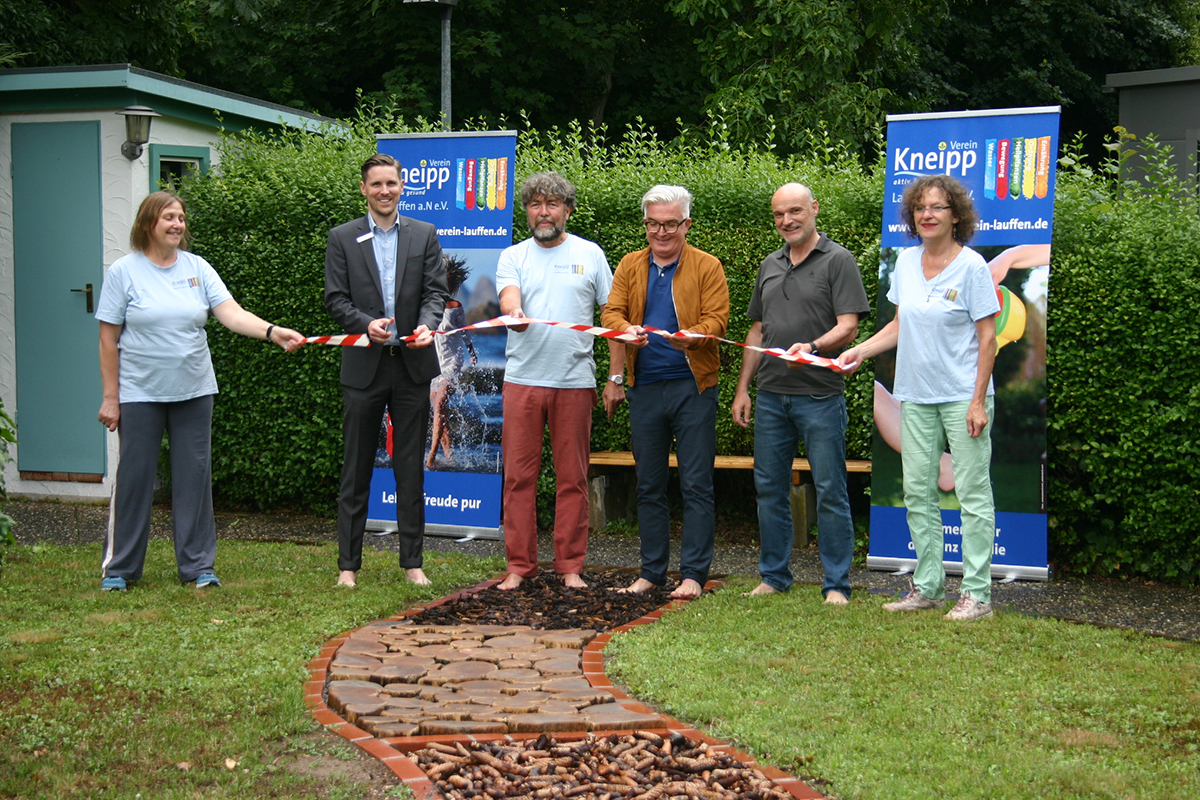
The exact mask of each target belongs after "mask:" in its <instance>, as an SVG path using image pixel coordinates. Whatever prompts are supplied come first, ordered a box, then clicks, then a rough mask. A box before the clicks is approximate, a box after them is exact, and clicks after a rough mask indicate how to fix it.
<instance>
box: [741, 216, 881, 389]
mask: <svg viewBox="0 0 1200 800" xmlns="http://www.w3.org/2000/svg"><path fill="white" fill-rule="evenodd" d="M789 250H790V246H789V245H786V244H785V245H784V246H783V247H782V248H781V249H779V250H776V251H775V252H774V253H772V254H771V255H769V256H767V257H766V258H765V259H763V263H762V266H760V267H759V268H758V278H757V279H755V281H754V294H752V295H751V296H750V306H749V308H747V309H746V315H747V316H749V317H750V319H752V320H755V321H757V322H761V323H762V333H763V342H762V344H763V347H782V348H784V349H786V348H788V347H791V346H792V345H793V344H795V343H796V342H811V341H813V340H814V339H817V338H819V337H820V336H822V335H823V334H825V333H828V332H829V330H830V329H831V328H833V326H834V325H836V324H837V316H838V314H858V315H859V317H860V318H861V317H862V315H864V314H867V313H869V312H870V310H871V305H870V303H868V302H867V291H866V289H864V288H863V282H862V275H861V274H860V273H859V271H858V262H856V261H855V260H854V256H852V255H850V251H849V250H847V249H846V248H844V247H842V246H841V245H840V244H838V243H837V242H834V241H833V240H831V239H830V238H829V237H827V236H826V235H825V234H823V233H822V234H821V235H820V240H819V241H818V242H817V245H816V247H814V248H813V250H812V252H811V253H809V254H808V258H806V259H804V261H803V262H801V263H800V264H799V265H797V266H794V267H793V266H792V263H791V258H790V256H789V252H788V251H789ZM821 355H823V356H831V357H832V356H836V355H837V353H836V352H833V353H831V352H822V353H821ZM757 378H758V388H759V389H766V390H767V391H769V392H777V393H778V394H809V395H826V394H842V393H843V392H844V391H845V388H846V385H845V381H844V380H843V378H842V376H841V375H839V374H837V373H836V372H834V371H833V370H829V369H825V368H824V367H803V368H801V369H790V368H789V367H788V365H787V362H785V361H782V360H780V359H778V358H775V357H773V356H767V355H764V356H763V358H762V362H761V364H760V365H759V368H758V376H757Z"/></svg>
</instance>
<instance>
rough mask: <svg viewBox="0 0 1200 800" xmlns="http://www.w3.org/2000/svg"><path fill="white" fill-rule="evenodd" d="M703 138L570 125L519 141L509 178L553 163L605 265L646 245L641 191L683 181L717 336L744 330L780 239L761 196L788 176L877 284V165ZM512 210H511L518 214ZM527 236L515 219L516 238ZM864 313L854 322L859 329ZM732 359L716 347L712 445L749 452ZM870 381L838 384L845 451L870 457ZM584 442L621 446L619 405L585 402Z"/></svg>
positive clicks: (737, 356) (734, 354)
mask: <svg viewBox="0 0 1200 800" xmlns="http://www.w3.org/2000/svg"><path fill="white" fill-rule="evenodd" d="M712 134H713V136H712V138H711V139H710V140H709V141H708V142H706V143H704V144H703V145H688V144H686V143H685V144H679V143H676V144H666V143H663V142H659V141H658V140H656V139H655V138H654V137H653V136H652V135H651V134H649V133H648V132H646V131H641V130H633V131H630V132H629V133H628V134H627V135H626V137H625V139H624V140H623V141H622V142H621V143H619V144H617V145H616V146H613V147H604V146H602V145H601V144H598V143H597V141H596V140H595V139H594V138H593V137H589V136H586V135H584V133H583V132H582V131H581V130H580V129H578V128H573V129H570V130H567V131H553V132H551V133H550V134H547V135H544V136H538V135H536V134H533V133H530V134H528V135H526V136H524V137H523V138H522V141H521V148H520V150H519V151H518V153H517V169H518V175H517V177H518V180H520V179H521V178H523V177H524V176H526V175H528V174H530V173H532V172H536V171H538V170H542V169H556V170H558V171H559V172H560V173H562V174H563V175H564V176H565V177H567V178H568V179H569V180H570V181H571V182H572V183H574V184H575V187H576V189H577V191H578V194H579V208H578V209H577V211H576V212H575V214H573V215H572V217H571V231H572V232H573V233H576V234H578V235H579V236H582V237H584V238H586V239H591V240H592V241H595V242H597V243H598V244H599V245H600V246H601V247H602V248H603V249H604V252H605V253H606V254H607V255H608V260H609V264H610V266H612V267H613V268H614V269H615V268H616V266H617V263H618V262H619V261H620V260H621V258H622V256H624V255H625V254H626V253H629V252H631V251H635V250H641V249H643V248H645V247H646V232H645V229H644V228H643V227H642V225H641V220H642V211H641V199H642V195H643V194H645V192H646V190H647V189H649V188H650V187H651V186H652V185H653V184H655V183H670V184H678V185H681V186H686V187H687V188H688V189H689V190H690V191H691V192H692V194H693V195H694V196H695V200H694V202H693V204H692V219H693V220H694V222H693V223H692V228H691V231H690V232H689V233H688V242H689V243H690V244H692V245H694V246H695V247H699V248H700V249H701V250H705V251H707V252H709V253H712V254H713V255H715V256H716V257H717V258H719V259H721V262H722V263H723V264H724V266H725V273H726V276H727V277H728V281H729V293H730V315H729V333H728V338H731V339H736V340H738V341H745V338H746V332H747V331H748V330H749V329H750V319H749V318H748V317H747V316H746V307H747V305H748V304H749V302H750V292H751V291H752V290H753V288H754V276H755V275H756V274H757V272H758V266H759V264H760V263H762V260H763V258H764V257H765V256H766V255H768V254H769V253H771V252H772V251H774V250H777V249H779V248H780V247H781V246H782V245H783V240H782V239H781V238H780V237H779V234H778V233H777V232H776V231H775V226H774V223H773V222H772V218H771V195H772V193H773V192H774V191H775V189H777V188H778V187H779V186H781V185H782V184H784V183H787V182H788V181H800V182H802V183H805V184H807V185H808V186H809V187H811V188H812V190H813V194H814V196H815V197H816V198H817V201H818V203H819V204H820V213H819V216H818V227H819V228H820V229H821V230H822V231H825V232H826V233H828V234H829V236H830V237H831V238H833V239H834V240H835V241H838V242H840V243H841V244H843V245H844V246H845V247H847V248H848V249H849V250H850V251H851V252H852V253H854V254H855V255H856V257H857V258H858V262H859V266H860V268H861V269H862V273H863V281H864V282H865V283H866V285H867V293H868V296H869V297H871V298H874V296H875V287H876V283H877V281H878V262H879V233H880V231H879V214H880V209H881V207H882V203H883V180H882V172H881V171H879V170H876V169H872V170H870V171H864V170H863V168H862V166H861V165H860V164H859V162H858V161H857V160H855V159H854V158H853V157H851V156H849V155H848V154H847V153H846V152H845V151H841V150H829V151H827V152H823V153H820V154H819V155H818V156H817V157H811V158H805V159H788V160H784V161H781V160H780V159H777V158H775V157H774V156H772V155H770V154H765V153H742V152H737V151H735V150H733V149H731V148H729V147H727V146H725V143H724V142H723V141H722V140H721V138H720V131H719V130H713V131H712ZM518 216H520V217H523V216H524V215H523V214H520V213H519V210H518ZM526 235H527V228H526V227H525V221H524V219H521V220H519V223H518V225H517V230H516V231H515V236H516V238H517V240H520V239H521V238H524V237H525V236H526ZM873 326H874V318H873V317H872V318H871V319H869V320H864V321H863V325H862V327H861V331H862V332H863V333H869V332H870V331H871V330H873ZM596 354H597V360H598V362H599V364H598V369H599V371H600V372H601V374H606V373H605V372H604V370H606V369H607V364H608V350H607V347H604V346H600V347H597V348H596ZM741 364H742V351H741V348H738V347H736V346H733V345H721V373H720V398H721V399H720V410H719V412H718V414H717V452H718V453H721V454H722V455H752V454H753V451H754V435H753V430H752V429H743V428H741V427H739V426H738V425H736V424H735V423H734V422H733V417H732V414H731V413H730V410H729V409H730V405H731V404H732V403H733V393H734V389H735V388H736V386H737V379H738V373H739V371H740V369H741ZM871 397H872V395H871V381H870V380H869V378H866V377H862V378H855V379H854V380H852V381H851V385H850V387H849V388H848V407H849V416H850V423H849V436H848V441H847V448H848V452H849V454H850V456H851V457H852V458H870V457H871V422H870V420H871V416H870V415H871ZM592 448H593V449H594V450H629V449H630V441H629V411H628V406H627V405H623V406H622V407H621V408H620V410H619V411H618V412H617V413H616V414H615V415H614V417H613V419H612V420H611V421H610V420H609V419H608V418H607V417H606V416H605V414H604V411H603V409H602V408H600V407H597V409H596V412H595V415H594V418H593V426H592Z"/></svg>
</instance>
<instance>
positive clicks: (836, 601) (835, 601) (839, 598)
mask: <svg viewBox="0 0 1200 800" xmlns="http://www.w3.org/2000/svg"><path fill="white" fill-rule="evenodd" d="M849 604H850V598H848V597H846V595H844V594H842V593H841V592H839V591H838V590H837V589H830V590H829V592H828V593H827V594H826V595H825V605H827V606H845V605H849Z"/></svg>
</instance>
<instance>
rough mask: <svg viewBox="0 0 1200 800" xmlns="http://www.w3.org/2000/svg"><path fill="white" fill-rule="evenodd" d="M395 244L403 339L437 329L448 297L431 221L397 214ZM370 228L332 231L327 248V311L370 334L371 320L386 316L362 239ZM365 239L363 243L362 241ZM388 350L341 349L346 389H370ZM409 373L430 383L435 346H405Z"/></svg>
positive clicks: (360, 224) (362, 223)
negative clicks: (421, 328)
mask: <svg viewBox="0 0 1200 800" xmlns="http://www.w3.org/2000/svg"><path fill="white" fill-rule="evenodd" d="M397 224H398V225H399V226H400V235H399V236H398V237H397V243H396V249H397V253H396V330H397V331H398V332H399V334H400V336H405V335H407V334H408V333H410V332H412V330H413V329H414V328H416V327H417V326H418V325H427V326H428V327H429V329H430V330H436V329H437V326H438V324H439V323H440V322H441V320H442V311H443V309H444V308H445V306H446V297H447V295H448V294H449V292H448V289H447V286H446V267H445V265H444V264H443V263H442V246H441V244H439V243H438V238H437V231H436V230H435V229H434V227H433V226H432V225H430V224H429V223H428V222H422V221H420V220H416V219H410V218H409V217H405V216H399V217H398V219H397ZM369 230H370V227H369V225H368V222H367V217H366V216H363V217H359V218H357V219H353V220H351V221H350V222H347V223H346V224H344V225H339V226H338V227H336V228H334V229H333V230H331V231H330V232H329V241H328V243H327V244H326V246H325V309H326V310H327V311H328V312H329V314H330V315H331V316H332V317H333V318H334V320H336V321H337V323H338V324H339V325H341V326H342V330H344V331H345V332H346V333H366V332H367V325H369V324H370V322H371V320H373V319H379V318H381V317H383V316H384V304H383V289H382V288H381V283H380V280H379V267H378V265H377V264H376V263H375V250H374V246H373V245H372V243H371V239H369V238H367V239H361V237H362V236H363V234H365V233H367V232H368V231H369ZM360 239H361V241H360ZM383 351H384V348H383V347H380V346H379V345H377V344H372V345H371V346H370V347H343V348H342V374H341V380H342V384H343V385H344V386H349V387H351V388H354V389H363V388H366V387H367V386H368V385H369V384H370V383H371V380H372V379H373V378H374V377H375V372H376V370H378V369H379V360H380V358H381V357H382V355H383ZM401 351H402V354H403V358H404V364H405V366H406V367H407V368H408V372H409V375H411V376H412V379H413V380H414V381H416V382H418V383H427V382H429V381H430V380H432V379H433V378H434V376H436V375H437V374H438V373H439V372H440V369H439V367H438V360H437V354H436V352H435V351H434V348H433V347H432V346H431V347H427V348H423V349H419V350H411V349H409V348H407V347H401Z"/></svg>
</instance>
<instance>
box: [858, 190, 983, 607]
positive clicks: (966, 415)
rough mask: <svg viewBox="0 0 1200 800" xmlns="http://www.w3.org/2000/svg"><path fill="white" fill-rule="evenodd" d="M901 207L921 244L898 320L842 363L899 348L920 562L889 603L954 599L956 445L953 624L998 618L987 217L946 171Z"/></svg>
mask: <svg viewBox="0 0 1200 800" xmlns="http://www.w3.org/2000/svg"><path fill="white" fill-rule="evenodd" d="M901 209H902V210H901V215H902V217H903V219H904V221H905V223H906V224H907V226H908V233H909V235H910V236H912V237H913V238H915V239H920V241H921V244H920V245H919V246H917V247H912V248H909V249H907V250H905V251H903V252H902V253H901V254H900V256H899V257H898V258H897V260H896V270H895V272H894V273H893V275H892V286H891V289H890V291H889V292H888V300H890V301H891V302H892V303H894V304H895V306H896V316H895V318H894V319H893V320H892V321H891V322H889V323H888V324H887V325H885V326H884V327H883V328H882V329H880V330H879V332H877V333H876V334H875V335H874V336H872V337H871V338H869V339H867V341H865V342H863V343H862V344H860V345H858V346H857V347H852V348H850V349H849V350H847V351H846V352H845V353H843V354H842V355H841V356H840V357H839V358H838V359H837V360H838V362H839V363H841V364H842V365H843V366H844V367H846V368H847V369H851V370H852V369H855V368H857V366H858V364H859V363H860V362H861V361H862V360H863V359H865V358H870V357H872V356H874V355H876V354H878V353H881V352H883V351H885V350H890V349H891V348H893V347H895V348H897V349H896V385H895V391H894V395H895V397H896V398H897V399H898V400H899V401H900V441H901V446H900V459H901V462H902V464H903V466H904V505H905V507H906V508H907V511H908V515H907V516H908V528H909V533H910V535H911V536H912V541H913V546H914V547H915V549H916V553H917V566H916V569H915V570H914V572H913V588H912V591H911V592H909V593H908V595H907V596H905V597H903V598H901V599H900V600H898V601H896V602H894V603H887V604H885V605H884V606H883V607H884V609H885V610H887V611H921V610H924V609H935V608H942V607H943V606H945V604H946V601H945V596H946V588H945V581H946V573H945V569H944V568H943V566H942V559H943V555H944V548H945V543H944V541H943V528H942V515H941V509H940V502H939V499H940V495H939V494H938V476H939V473H940V468H941V465H940V462H941V458H942V454H943V452H944V451H945V448H946V444H947V443H949V445H950V457H951V459H952V462H953V469H954V476H955V487H954V490H955V492H956V493H957V495H958V501H959V505H960V506H961V508H962V547H961V550H962V553H961V555H962V564H963V579H962V591H961V597H960V599H959V601H958V603H957V605H955V606H954V608H953V610H951V611H950V613H948V614H946V619H950V620H960V621H967V620H976V619H982V618H985V617H990V616H992V605H991V598H992V589H991V568H992V544H993V541H994V539H995V532H996V524H995V504H994V502H993V498H992V485H991V459H992V441H991V430H992V416H993V413H994V407H993V399H992V395H993V388H992V365H993V363H994V362H995V359H996V320H995V314H996V313H997V312H998V311H999V310H1000V303H999V301H998V300H997V297H996V289H995V286H994V284H993V282H992V277H991V272H990V271H989V270H988V266H987V263H986V262H985V261H984V259H983V256H981V255H980V254H979V253H977V252H975V251H974V250H972V249H971V248H969V247H967V246H966V243H967V242H968V241H970V239H971V237H972V236H973V235H974V233H975V223H976V221H977V220H978V216H977V215H976V213H975V208H974V205H973V204H972V203H971V198H970V195H968V194H967V190H966V189H965V188H964V187H963V186H962V184H960V183H959V182H958V181H956V180H954V179H953V178H951V177H950V176H948V175H926V176H924V177H922V178H918V179H917V180H916V181H914V182H913V183H911V184H909V185H908V187H907V188H906V189H905V191H904V197H903V198H902V200H901Z"/></svg>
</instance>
